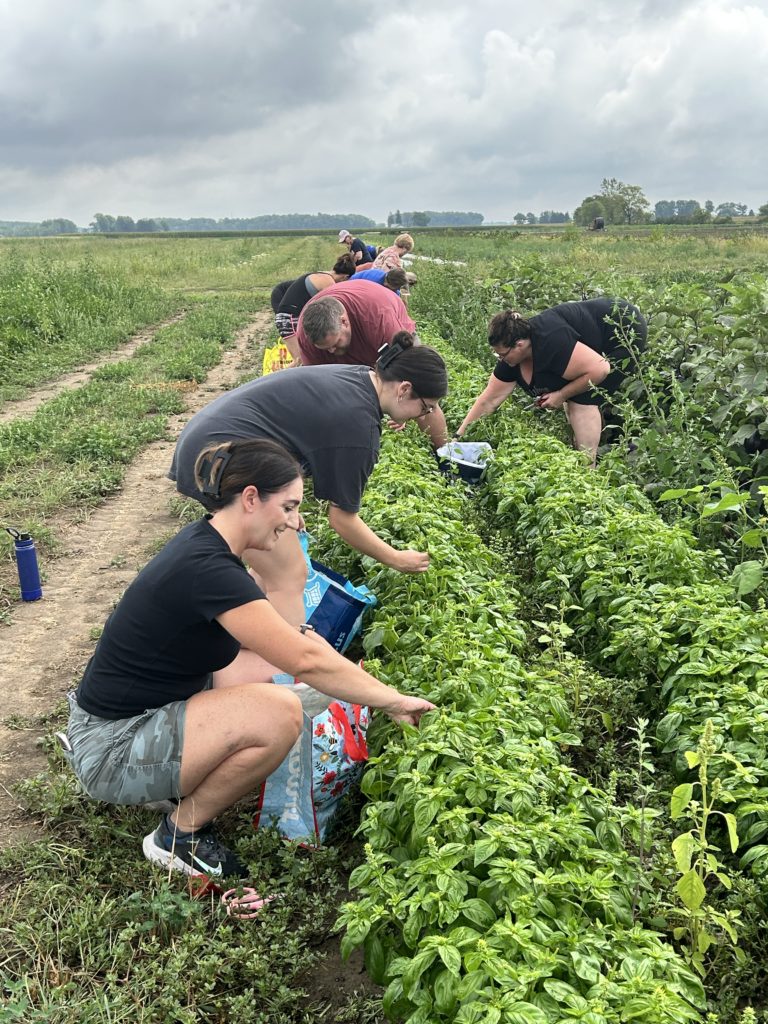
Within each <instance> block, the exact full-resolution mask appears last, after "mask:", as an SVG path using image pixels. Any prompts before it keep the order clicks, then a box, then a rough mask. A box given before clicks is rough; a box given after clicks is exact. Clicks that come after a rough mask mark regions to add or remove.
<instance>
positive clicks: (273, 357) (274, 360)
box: [261, 343, 293, 377]
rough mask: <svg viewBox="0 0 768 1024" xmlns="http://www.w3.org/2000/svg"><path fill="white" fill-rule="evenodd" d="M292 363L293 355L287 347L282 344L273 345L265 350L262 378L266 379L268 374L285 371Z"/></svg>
mask: <svg viewBox="0 0 768 1024" xmlns="http://www.w3.org/2000/svg"><path fill="white" fill-rule="evenodd" d="M292 363H293V359H292V358H291V353H290V352H289V351H288V349H287V348H286V347H285V345H283V344H281V343H278V344H277V345H271V346H270V347H269V348H267V349H265V350H264V361H263V362H262V364H261V373H262V376H264V377H266V375H267V374H268V373H276V372H277V371H278V370H284V369H285V368H286V366H290V365H291V364H292Z"/></svg>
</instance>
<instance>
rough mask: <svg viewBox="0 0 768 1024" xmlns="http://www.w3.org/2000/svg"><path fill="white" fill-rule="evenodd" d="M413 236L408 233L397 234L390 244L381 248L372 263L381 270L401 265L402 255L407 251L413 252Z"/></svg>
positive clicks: (406, 253) (392, 268) (405, 254)
mask: <svg viewBox="0 0 768 1024" xmlns="http://www.w3.org/2000/svg"><path fill="white" fill-rule="evenodd" d="M413 245H414V243H413V238H412V236H411V235H409V234H407V233H406V234H403V235H398V236H397V238H396V239H395V240H394V242H393V243H392V245H388V246H387V248H386V249H382V250H381V252H380V253H379V254H378V256H377V257H376V259H375V260H374V261H373V265H374V267H376V268H380V269H382V270H394V269H395V267H402V265H403V256H407V255H408V253H409V252H413Z"/></svg>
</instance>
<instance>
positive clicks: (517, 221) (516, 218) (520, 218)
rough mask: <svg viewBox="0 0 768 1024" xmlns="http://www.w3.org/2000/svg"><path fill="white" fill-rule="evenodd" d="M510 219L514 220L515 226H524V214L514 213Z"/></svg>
mask: <svg viewBox="0 0 768 1024" xmlns="http://www.w3.org/2000/svg"><path fill="white" fill-rule="evenodd" d="M512 219H513V220H514V222H515V224H525V214H524V213H516V214H515V216H514V217H513V218H512Z"/></svg>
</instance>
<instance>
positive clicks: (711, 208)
mask: <svg viewBox="0 0 768 1024" xmlns="http://www.w3.org/2000/svg"><path fill="white" fill-rule="evenodd" d="M704 209H705V210H706V211H707V213H709V214H713V213H714V212H715V204H714V203H713V202H712V200H711V199H708V200H707V201H706V203H704Z"/></svg>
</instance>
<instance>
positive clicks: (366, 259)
mask: <svg viewBox="0 0 768 1024" xmlns="http://www.w3.org/2000/svg"><path fill="white" fill-rule="evenodd" d="M339 244H340V245H346V247H347V249H348V250H349V252H350V253H351V254H352V259H353V260H354V261H355V265H356V266H357V267H358V268H362V267H366V266H370V264H371V263H372V262H373V260H374V259H375V258H376V246H374V245H366V243H365V242H364V241H363V240H362V238H355V236H354V235H353V234H352V232H351V231H346V230H343V229H342V230H341V231H340V232H339Z"/></svg>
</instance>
